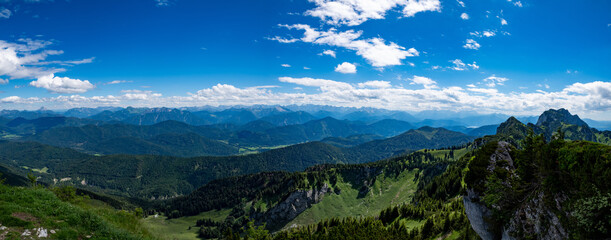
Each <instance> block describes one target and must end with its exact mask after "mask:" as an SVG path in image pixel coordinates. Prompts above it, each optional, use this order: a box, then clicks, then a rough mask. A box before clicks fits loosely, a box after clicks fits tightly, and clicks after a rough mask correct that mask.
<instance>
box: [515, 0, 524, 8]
mask: <svg viewBox="0 0 611 240" xmlns="http://www.w3.org/2000/svg"><path fill="white" fill-rule="evenodd" d="M513 5H514V6H516V7H523V5H522V2H521V1H517V2H514V3H513Z"/></svg>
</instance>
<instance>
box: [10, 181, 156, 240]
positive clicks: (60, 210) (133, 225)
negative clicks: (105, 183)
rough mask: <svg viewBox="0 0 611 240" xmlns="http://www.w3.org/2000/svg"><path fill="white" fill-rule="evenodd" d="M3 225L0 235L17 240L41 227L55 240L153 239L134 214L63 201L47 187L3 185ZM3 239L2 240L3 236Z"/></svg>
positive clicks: (89, 202) (95, 203)
mask: <svg viewBox="0 0 611 240" xmlns="http://www.w3.org/2000/svg"><path fill="white" fill-rule="evenodd" d="M0 223H1V224H2V225H3V226H5V227H8V229H5V230H0V236H1V235H4V236H5V237H7V238H8V239H18V238H20V236H21V234H22V233H23V232H24V231H25V230H26V229H29V230H30V231H32V229H33V228H39V227H42V228H44V229H46V230H47V231H48V232H49V233H50V230H54V231H56V233H55V234H50V238H53V239H81V238H86V236H91V239H110V238H113V239H151V238H152V237H151V235H150V234H149V233H148V231H147V230H146V229H145V228H144V227H143V225H142V224H141V223H140V222H139V220H138V218H137V217H135V216H134V214H133V213H130V212H127V211H117V210H115V209H113V208H111V207H109V206H107V205H106V204H104V203H102V202H99V201H96V200H90V199H86V198H85V199H83V198H80V200H79V201H77V202H75V203H67V202H62V201H61V200H60V199H58V198H57V197H56V196H55V194H54V193H53V192H51V191H49V190H48V189H45V188H24V187H10V186H6V185H1V184H0ZM0 238H1V237H0Z"/></svg>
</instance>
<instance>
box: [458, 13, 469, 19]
mask: <svg viewBox="0 0 611 240" xmlns="http://www.w3.org/2000/svg"><path fill="white" fill-rule="evenodd" d="M460 18H462V20H469V14H467V13H462V14H460Z"/></svg>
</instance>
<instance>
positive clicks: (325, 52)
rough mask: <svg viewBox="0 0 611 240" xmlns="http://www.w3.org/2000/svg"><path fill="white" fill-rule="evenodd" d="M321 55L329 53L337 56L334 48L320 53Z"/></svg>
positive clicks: (328, 54)
mask: <svg viewBox="0 0 611 240" xmlns="http://www.w3.org/2000/svg"><path fill="white" fill-rule="evenodd" d="M320 55H327V56H331V57H334V58H335V51H333V50H325V51H323V52H322V53H320Z"/></svg>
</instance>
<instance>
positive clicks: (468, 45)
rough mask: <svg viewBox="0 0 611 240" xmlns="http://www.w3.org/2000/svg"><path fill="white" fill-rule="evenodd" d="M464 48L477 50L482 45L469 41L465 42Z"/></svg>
mask: <svg viewBox="0 0 611 240" xmlns="http://www.w3.org/2000/svg"><path fill="white" fill-rule="evenodd" d="M462 47H463V48H466V49H473V50H477V49H479V47H480V45H479V43H477V42H476V41H475V40H473V39H467V41H466V42H465V45H463V46H462Z"/></svg>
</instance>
